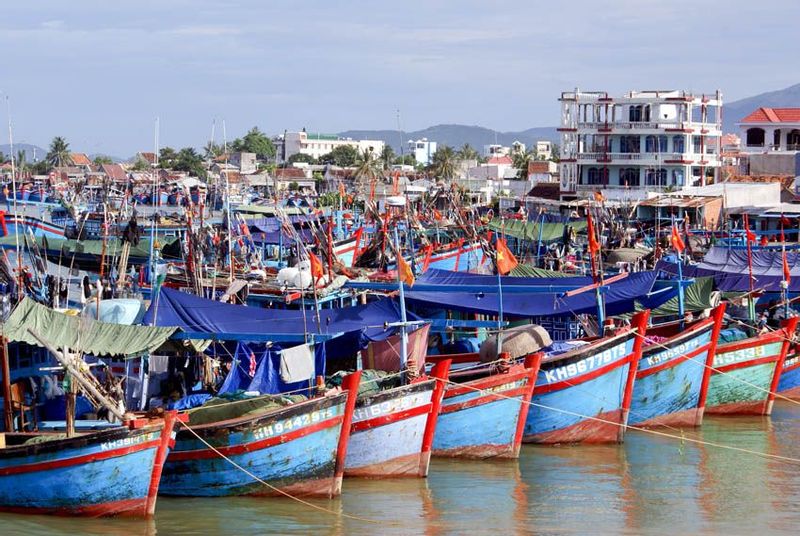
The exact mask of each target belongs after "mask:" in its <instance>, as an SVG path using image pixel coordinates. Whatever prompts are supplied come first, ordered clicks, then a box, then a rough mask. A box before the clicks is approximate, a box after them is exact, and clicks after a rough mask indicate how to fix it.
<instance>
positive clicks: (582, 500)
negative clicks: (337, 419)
mask: <svg viewBox="0 0 800 536" xmlns="http://www.w3.org/2000/svg"><path fill="white" fill-rule="evenodd" d="M667 432H668V433H677V434H678V435H680V432H673V431H669V430H667ZM684 437H685V438H691V439H699V440H702V441H704V442H707V443H716V444H719V445H726V446H730V447H736V448H738V449H744V450H748V451H754V452H758V453H765V454H769V455H772V456H783V457H788V458H793V459H796V460H797V461H793V460H779V459H775V458H765V457H763V456H759V455H756V454H752V453H749V452H742V451H734V450H730V449H725V448H721V447H719V446H713V445H710V444H696V443H692V442H690V441H685V440H684V441H681V440H679V439H673V438H665V437H658V436H655V435H651V434H647V433H643V432H638V431H629V432H628V434H627V436H626V439H625V443H624V444H622V445H610V446H572V447H533V446H525V447H523V450H522V456H521V457H520V459H519V460H518V461H511V462H474V461H453V460H441V459H434V460H433V462H432V464H431V471H430V476H429V477H428V478H427V479H402V480H399V479H398V480H359V479H346V480H345V482H344V490H343V494H342V497H340V498H338V499H335V500H331V501H325V500H315V501H313V504H315V505H317V506H319V507H322V508H324V509H326V510H328V511H329V512H330V513H328V512H322V511H319V510H315V509H312V508H311V507H309V506H307V505H303V504H300V503H297V502H294V501H292V500H290V499H262V498H241V497H232V498H218V499H216V498H215V499H170V498H160V499H159V502H158V507H157V512H156V516H155V519H152V520H149V521H130V520H121V519H94V520H86V519H67V518H49V517H37V516H20V515H0V526H2V533H3V534H42V535H45V534H46V535H60V534H68V535H71V536H75V535H78V534H103V535H105V534H110V535H117V534H118V535H126V536H127V535H137V534H143V535H144V534H164V535H182V534H245V535H255V534H315V535H328V534H331V535H340V534H341V535H353V534H382V535H384V534H385V535H391V534H398V535H407V534H429V535H445V534H467V533H469V534H498V535H499V534H589V533H591V534H698V533H702V534H753V533H760V534H775V533H787V534H797V533H798V530H800V405H797V404H791V403H788V402H778V403H776V406H775V411H774V414H773V415H772V417H769V418H758V417H746V418H736V417H732V418H731V417H729V418H725V417H706V419H705V422H704V424H703V427H702V428H700V429H698V430H691V431H686V432H684ZM344 515H349V516H355V518H346V517H344Z"/></svg>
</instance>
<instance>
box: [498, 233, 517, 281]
mask: <svg viewBox="0 0 800 536" xmlns="http://www.w3.org/2000/svg"><path fill="white" fill-rule="evenodd" d="M517 264H519V263H518V262H517V258H516V257H515V256H514V254H513V253H511V250H510V249H508V246H507V245H506V241H505V240H504V239H502V238H498V239H497V271H499V272H500V275H506V274H507V273H508V272H510V271H511V270H513V269H514V268H516V267H517Z"/></svg>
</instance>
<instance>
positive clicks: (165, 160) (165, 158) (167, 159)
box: [158, 147, 178, 169]
mask: <svg viewBox="0 0 800 536" xmlns="http://www.w3.org/2000/svg"><path fill="white" fill-rule="evenodd" d="M177 161H178V153H177V152H175V149H173V148H172V147H162V148H161V150H160V151H159V152H158V167H160V168H164V169H172V168H173V167H174V166H175V164H176V163H177Z"/></svg>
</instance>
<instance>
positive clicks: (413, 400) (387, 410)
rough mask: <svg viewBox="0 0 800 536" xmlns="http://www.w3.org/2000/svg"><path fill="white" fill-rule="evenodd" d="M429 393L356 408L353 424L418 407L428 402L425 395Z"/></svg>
mask: <svg viewBox="0 0 800 536" xmlns="http://www.w3.org/2000/svg"><path fill="white" fill-rule="evenodd" d="M430 394H431V393H430V392H427V393H418V394H413V395H408V396H404V397H403V398H395V399H393V400H386V401H384V402H380V403H378V404H372V405H371V406H366V407H361V408H356V409H355V411H354V412H353V422H359V421H363V420H366V419H371V418H373V417H380V416H381V415H389V414H391V413H396V412H398V411H404V410H407V409H410V408H413V407H416V406H420V405H422V404H425V403H427V402H428V400H427V399H426V395H427V396H430Z"/></svg>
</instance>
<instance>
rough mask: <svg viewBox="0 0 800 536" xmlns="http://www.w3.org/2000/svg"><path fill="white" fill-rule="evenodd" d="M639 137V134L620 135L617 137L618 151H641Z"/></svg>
mask: <svg viewBox="0 0 800 536" xmlns="http://www.w3.org/2000/svg"><path fill="white" fill-rule="evenodd" d="M640 143H641V138H640V137H639V136H621V137H620V139H619V152H621V153H638V152H640V151H641V147H640Z"/></svg>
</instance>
